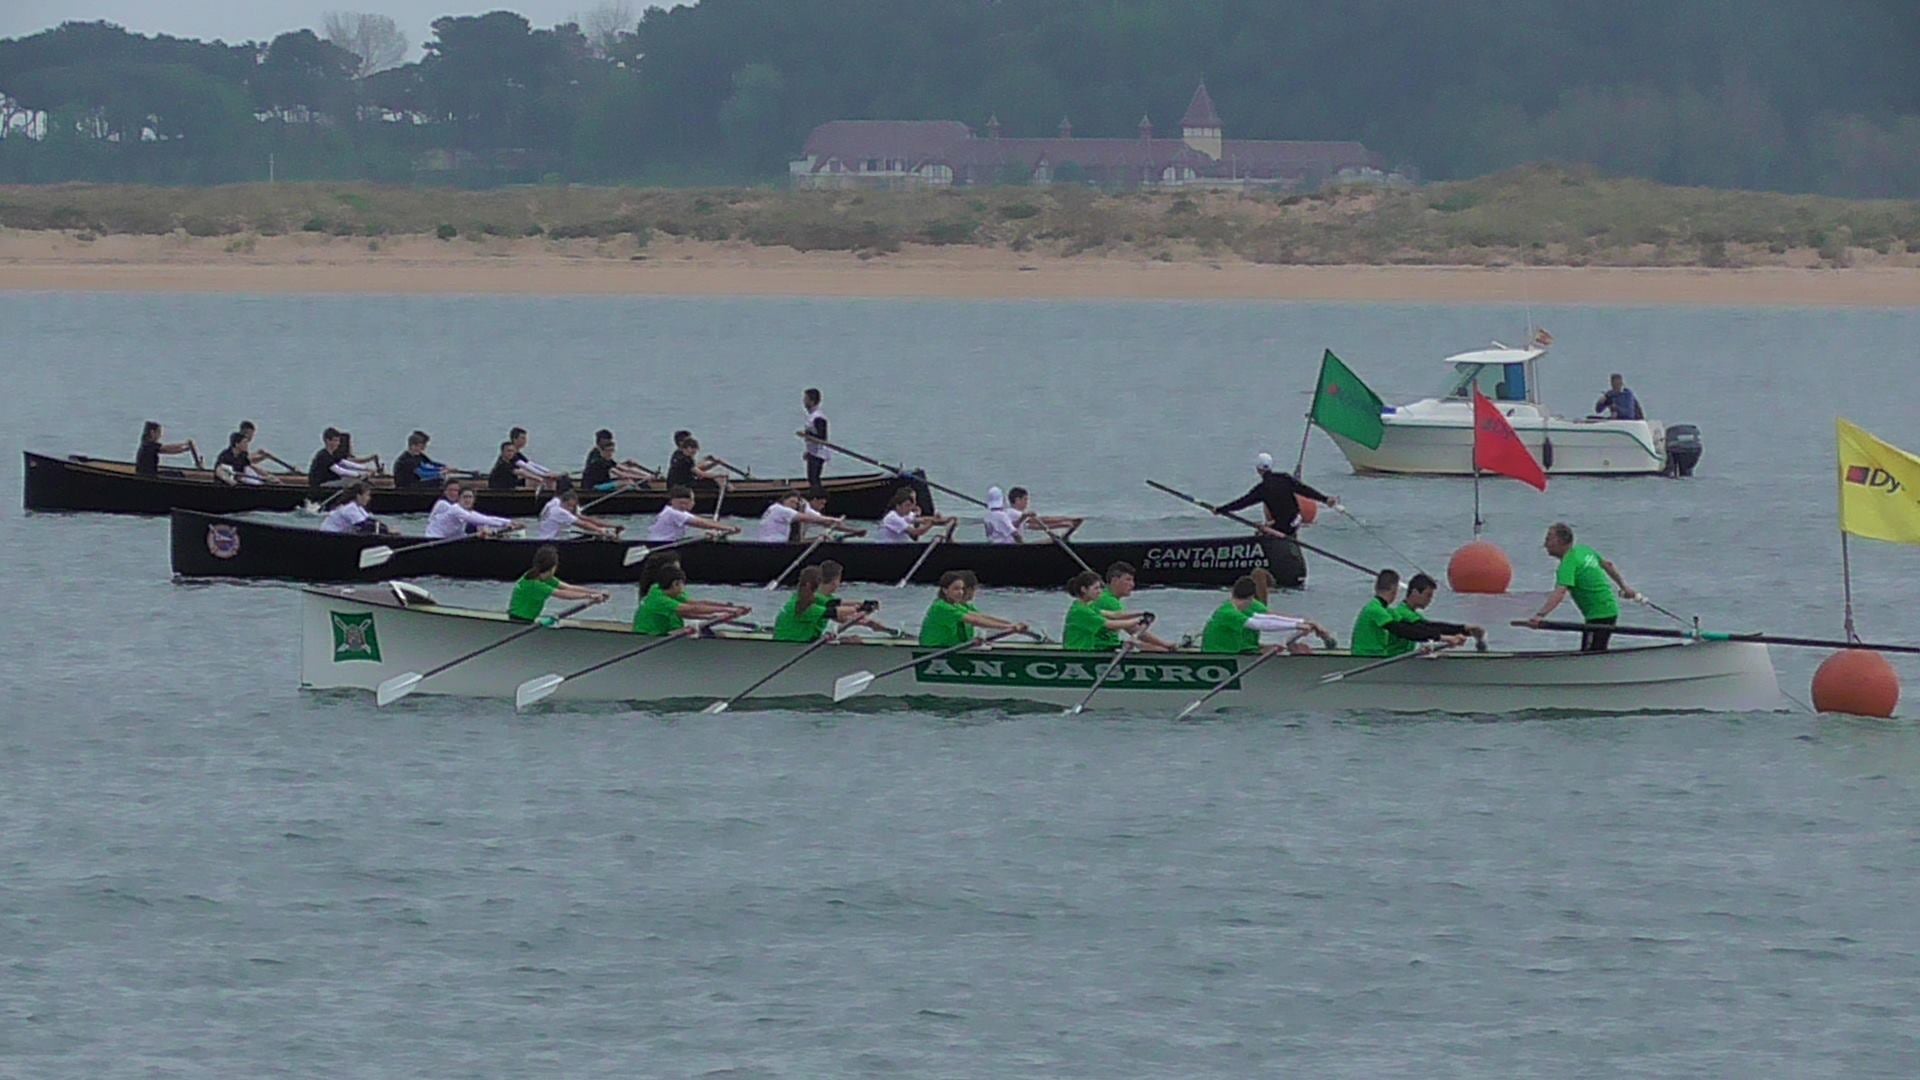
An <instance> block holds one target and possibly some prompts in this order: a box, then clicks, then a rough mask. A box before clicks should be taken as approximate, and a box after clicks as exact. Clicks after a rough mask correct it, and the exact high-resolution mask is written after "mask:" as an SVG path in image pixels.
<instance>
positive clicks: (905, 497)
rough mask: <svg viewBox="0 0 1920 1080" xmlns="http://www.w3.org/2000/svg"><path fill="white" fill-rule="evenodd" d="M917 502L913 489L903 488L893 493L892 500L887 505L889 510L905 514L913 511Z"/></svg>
mask: <svg viewBox="0 0 1920 1080" xmlns="http://www.w3.org/2000/svg"><path fill="white" fill-rule="evenodd" d="M916 501H917V500H916V499H915V498H914V494H913V489H912V488H901V489H900V490H899V491H896V492H894V493H893V498H892V500H890V501H889V502H888V503H887V509H889V510H894V511H897V512H899V513H902V514H904V513H906V512H907V511H909V510H911V509H913V505H914V503H915V502H916Z"/></svg>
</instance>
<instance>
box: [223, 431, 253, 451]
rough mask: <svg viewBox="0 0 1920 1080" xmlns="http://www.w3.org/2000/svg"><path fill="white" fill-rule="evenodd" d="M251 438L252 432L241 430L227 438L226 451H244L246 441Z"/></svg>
mask: <svg viewBox="0 0 1920 1080" xmlns="http://www.w3.org/2000/svg"><path fill="white" fill-rule="evenodd" d="M251 438H253V432H251V431H248V430H247V429H246V428H241V429H240V430H239V431H236V432H234V433H233V434H231V435H229V436H227V449H229V450H245V449H246V448H247V440H248V439H251Z"/></svg>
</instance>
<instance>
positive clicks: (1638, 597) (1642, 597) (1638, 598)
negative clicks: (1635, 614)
mask: <svg viewBox="0 0 1920 1080" xmlns="http://www.w3.org/2000/svg"><path fill="white" fill-rule="evenodd" d="M1633 600H1634V603H1636V604H1645V605H1646V606H1648V607H1650V608H1652V609H1653V610H1655V611H1657V612H1659V613H1660V614H1662V615H1665V616H1666V617H1667V618H1669V619H1672V620H1673V621H1674V622H1677V623H1679V624H1680V625H1681V626H1692V625H1693V623H1691V622H1689V621H1688V620H1686V619H1683V618H1681V617H1680V616H1678V615H1675V614H1674V613H1673V612H1671V611H1668V610H1667V609H1666V608H1663V607H1661V606H1660V605H1659V604H1656V603H1654V602H1653V601H1652V600H1649V599H1647V596H1646V594H1645V593H1635V594H1634V595H1633Z"/></svg>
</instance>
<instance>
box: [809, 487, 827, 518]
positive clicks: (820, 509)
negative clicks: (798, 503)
mask: <svg viewBox="0 0 1920 1080" xmlns="http://www.w3.org/2000/svg"><path fill="white" fill-rule="evenodd" d="M807 507H808V508H809V509H811V510H812V511H813V512H814V513H816V514H824V513H826V512H827V489H826V488H818V487H817V488H814V489H812V490H811V491H808V492H807Z"/></svg>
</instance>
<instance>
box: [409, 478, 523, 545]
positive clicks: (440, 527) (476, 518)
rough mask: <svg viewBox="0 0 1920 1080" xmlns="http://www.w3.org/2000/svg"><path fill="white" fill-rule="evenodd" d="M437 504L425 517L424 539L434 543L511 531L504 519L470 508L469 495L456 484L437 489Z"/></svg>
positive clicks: (511, 524)
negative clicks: (425, 530) (430, 539)
mask: <svg viewBox="0 0 1920 1080" xmlns="http://www.w3.org/2000/svg"><path fill="white" fill-rule="evenodd" d="M440 495H441V497H440V501H438V502H436V503H434V504H433V512H432V513H430V514H428V515H427V535H428V536H429V537H431V538H433V539H435V540H451V539H453V538H454V537H456V536H465V535H467V534H468V533H473V532H485V533H495V532H502V531H505V530H508V529H512V528H514V523H513V522H512V521H509V520H508V519H506V518H502V517H494V516H493V515H491V514H482V513H479V512H477V511H475V510H474V508H473V492H472V491H471V490H470V489H467V488H463V487H462V486H461V485H460V481H458V480H449V481H447V483H446V486H445V487H443V488H441V489H440Z"/></svg>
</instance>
